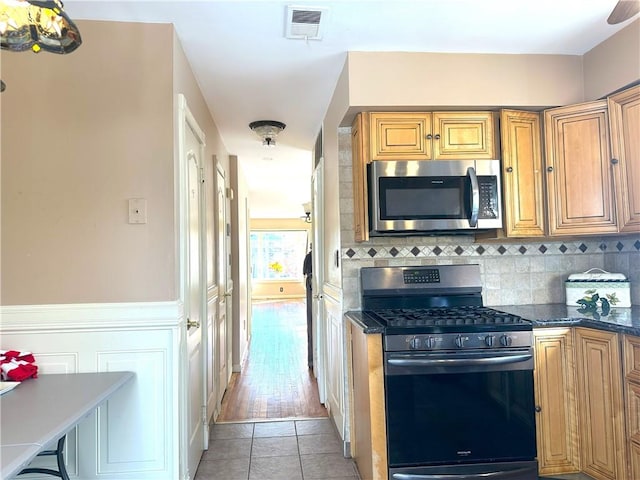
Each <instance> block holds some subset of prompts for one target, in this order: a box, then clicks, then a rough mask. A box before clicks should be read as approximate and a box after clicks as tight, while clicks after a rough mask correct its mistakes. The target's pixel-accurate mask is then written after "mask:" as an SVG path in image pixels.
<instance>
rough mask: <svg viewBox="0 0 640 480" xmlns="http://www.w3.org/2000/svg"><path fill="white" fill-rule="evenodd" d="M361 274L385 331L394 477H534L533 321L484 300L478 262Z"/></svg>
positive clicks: (367, 305) (366, 300)
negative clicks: (486, 305)
mask: <svg viewBox="0 0 640 480" xmlns="http://www.w3.org/2000/svg"><path fill="white" fill-rule="evenodd" d="M361 281H362V305H363V309H362V310H363V315H365V316H367V317H368V318H369V319H370V320H373V321H374V322H376V323H378V324H380V325H381V326H382V327H383V330H384V335H383V338H384V342H383V344H384V375H385V408H386V426H387V453H388V461H389V478H390V479H395V480H418V479H420V480H425V479H430V480H435V479H438V480H462V479H464V480H469V479H487V478H491V479H501V480H506V479H509V480H537V478H538V475H537V470H538V468H537V461H536V431H535V418H534V416H535V411H534V393H533V334H532V326H531V324H530V323H529V322H527V321H525V320H522V319H521V318H520V317H518V316H515V315H510V314H507V313H503V312H499V311H497V310H494V309H491V308H487V307H484V306H483V302H482V285H481V278H480V270H479V266H478V265H445V266H433V267H432V266H420V267H370V268H363V269H361Z"/></svg>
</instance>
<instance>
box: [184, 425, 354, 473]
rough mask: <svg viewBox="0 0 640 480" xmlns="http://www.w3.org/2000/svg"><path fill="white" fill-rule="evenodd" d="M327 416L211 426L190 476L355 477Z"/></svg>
mask: <svg viewBox="0 0 640 480" xmlns="http://www.w3.org/2000/svg"><path fill="white" fill-rule="evenodd" d="M359 478H360V477H359V476H358V472H357V470H356V467H355V463H354V462H353V460H352V459H350V458H344V456H343V454H342V442H341V441H340V437H339V436H338V432H337V431H336V429H335V427H334V425H333V423H331V420H329V419H327V418H323V419H313V420H291V421H288V420H285V421H275V422H258V423H220V424H214V425H212V426H211V440H210V442H209V450H207V451H206V452H204V455H203V456H202V460H201V461H200V465H199V467H198V471H197V472H196V478H195V480H359Z"/></svg>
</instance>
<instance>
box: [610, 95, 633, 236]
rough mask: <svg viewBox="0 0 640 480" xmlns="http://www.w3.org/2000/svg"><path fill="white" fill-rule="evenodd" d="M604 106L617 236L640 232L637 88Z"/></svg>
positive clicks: (613, 98)
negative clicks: (617, 228) (613, 182)
mask: <svg viewBox="0 0 640 480" xmlns="http://www.w3.org/2000/svg"><path fill="white" fill-rule="evenodd" d="M608 102H609V122H610V125H611V154H612V156H613V160H612V162H616V163H614V165H613V172H614V176H615V177H614V178H615V182H616V183H615V186H616V198H617V200H618V203H617V205H618V223H619V226H620V231H621V232H640V85H638V86H635V87H633V88H630V89H628V90H625V91H623V92H620V93H617V94H616V95H612V96H611V97H609V98H608Z"/></svg>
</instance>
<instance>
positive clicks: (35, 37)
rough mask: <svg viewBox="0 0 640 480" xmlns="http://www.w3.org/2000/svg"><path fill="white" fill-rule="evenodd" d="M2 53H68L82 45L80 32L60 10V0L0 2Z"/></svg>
mask: <svg viewBox="0 0 640 480" xmlns="http://www.w3.org/2000/svg"><path fill="white" fill-rule="evenodd" d="M0 38H1V41H0V46H1V48H2V50H10V51H12V52H24V51H26V50H32V51H33V52H35V53H38V52H40V50H44V51H46V52H51V53H59V54H65V53H71V52H73V51H74V50H75V49H76V48H78V47H79V46H80V44H82V38H80V31H79V30H78V27H76V25H75V24H74V23H73V22H72V21H71V19H70V18H69V17H68V16H67V14H66V13H65V12H64V11H63V10H62V2H61V1H60V0H45V1H37V0H3V1H2V2H0Z"/></svg>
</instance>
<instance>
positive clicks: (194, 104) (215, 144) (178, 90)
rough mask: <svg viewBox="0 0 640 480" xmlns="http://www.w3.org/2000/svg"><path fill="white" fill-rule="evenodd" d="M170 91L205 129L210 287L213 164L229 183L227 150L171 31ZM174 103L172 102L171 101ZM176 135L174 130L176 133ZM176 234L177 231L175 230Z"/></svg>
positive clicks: (212, 279) (210, 280)
mask: <svg viewBox="0 0 640 480" xmlns="http://www.w3.org/2000/svg"><path fill="white" fill-rule="evenodd" d="M173 82H174V83H173V93H174V102H175V101H176V100H177V95H178V94H182V95H184V96H185V98H186V100H187V105H188V107H189V110H190V111H191V113H192V114H193V116H194V118H195V119H196V122H197V123H198V126H199V127H200V128H201V129H202V131H203V132H204V133H205V142H206V145H205V152H204V169H205V187H204V188H205V196H206V199H207V200H206V205H207V211H206V214H205V215H206V223H207V225H208V227H209V228H207V286H208V287H209V288H211V287H213V286H214V285H216V284H217V278H218V277H217V273H216V266H217V265H218V263H217V261H216V254H217V248H216V246H215V245H216V239H217V235H216V233H215V230H214V228H215V226H216V222H215V218H216V213H217V207H216V204H215V202H216V197H217V196H216V193H215V179H216V168H217V165H218V164H219V165H220V166H221V167H222V169H223V170H224V171H225V173H226V176H225V181H226V182H227V186H229V169H230V166H229V152H227V150H226V149H225V147H224V143H223V142H222V138H221V137H220V132H219V131H218V127H217V126H216V124H215V123H214V120H213V118H212V117H211V114H210V113H209V110H208V107H207V104H206V102H205V100H204V97H203V96H202V92H201V91H200V87H199V86H198V82H197V81H196V78H195V76H194V74H193V71H192V70H191V66H190V65H189V62H188V60H187V57H186V56H185V54H184V50H183V49H182V46H181V44H180V41H179V40H178V37H177V36H176V35H175V32H174V40H173ZM174 106H175V104H174ZM175 122H177V115H174V129H175V130H176V131H177V128H178V126H177V123H175ZM176 138H177V134H176ZM174 154H175V155H176V157H177V155H178V142H177V141H176V142H175V145H174ZM176 234H177V232H176ZM176 241H177V240H176Z"/></svg>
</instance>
